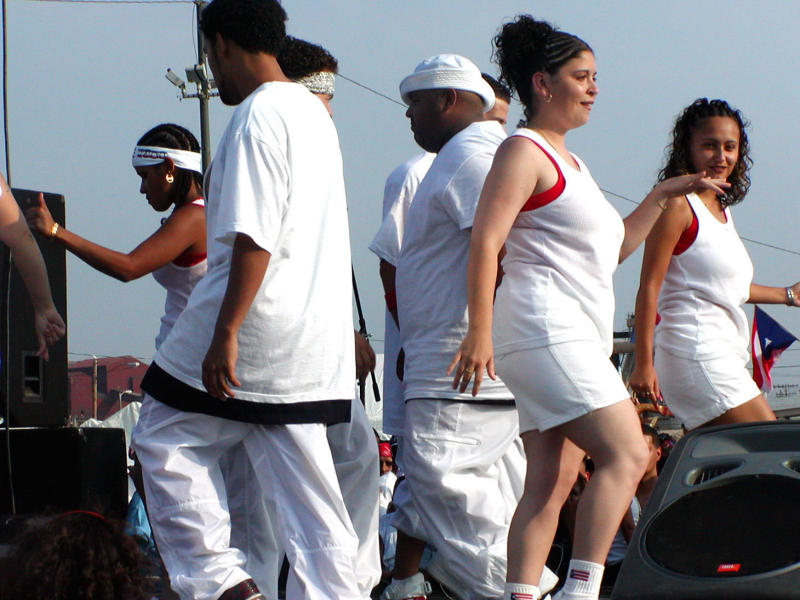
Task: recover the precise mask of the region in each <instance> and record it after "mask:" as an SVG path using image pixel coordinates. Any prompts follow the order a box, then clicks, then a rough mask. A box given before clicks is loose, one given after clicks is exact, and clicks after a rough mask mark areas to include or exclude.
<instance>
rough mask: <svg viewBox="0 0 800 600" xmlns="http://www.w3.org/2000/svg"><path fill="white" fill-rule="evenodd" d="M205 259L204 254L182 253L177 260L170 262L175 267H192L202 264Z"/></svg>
mask: <svg viewBox="0 0 800 600" xmlns="http://www.w3.org/2000/svg"><path fill="white" fill-rule="evenodd" d="M205 259H206V254H205V252H197V253H193V252H184V253H183V254H181V255H180V256H178V258H176V259H175V260H173V261H172V264H173V265H175V266H176V267H193V266H195V265H196V264H199V263H201V262H203V261H204V260H205Z"/></svg>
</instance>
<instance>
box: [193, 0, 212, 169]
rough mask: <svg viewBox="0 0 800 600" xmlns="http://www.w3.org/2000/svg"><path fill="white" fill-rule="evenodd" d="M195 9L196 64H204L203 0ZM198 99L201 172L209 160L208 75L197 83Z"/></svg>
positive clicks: (198, 0)
mask: <svg viewBox="0 0 800 600" xmlns="http://www.w3.org/2000/svg"><path fill="white" fill-rule="evenodd" d="M194 4H195V9H196V10H197V64H198V65H205V64H206V48H205V37H204V36H203V32H202V30H201V29H200V15H201V13H202V12H203V5H204V0H195V2H194ZM197 92H198V94H197V95H198V99H199V100H200V149H201V152H202V153H203V172H204V173H205V171H206V169H207V168H208V165H209V163H210V162H211V134H210V126H209V118H208V99H209V98H210V97H211V85H210V84H209V81H208V77H203V78H202V80H201V82H200V83H198V85H197Z"/></svg>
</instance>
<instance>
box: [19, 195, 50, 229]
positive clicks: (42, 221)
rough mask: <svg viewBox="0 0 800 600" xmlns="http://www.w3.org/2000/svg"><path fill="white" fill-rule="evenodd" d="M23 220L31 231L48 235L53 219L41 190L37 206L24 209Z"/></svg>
mask: <svg viewBox="0 0 800 600" xmlns="http://www.w3.org/2000/svg"><path fill="white" fill-rule="evenodd" d="M25 220H26V221H28V227H30V228H31V229H32V230H33V231H37V232H39V233H40V234H42V235H44V236H47V237H50V232H51V231H52V230H53V224H54V223H55V221H54V220H53V216H52V215H51V214H50V211H49V210H48V208H47V205H46V204H45V203H44V195H43V194H42V193H41V192H40V193H39V199H38V203H37V206H32V207H31V208H29V209H28V210H26V211H25Z"/></svg>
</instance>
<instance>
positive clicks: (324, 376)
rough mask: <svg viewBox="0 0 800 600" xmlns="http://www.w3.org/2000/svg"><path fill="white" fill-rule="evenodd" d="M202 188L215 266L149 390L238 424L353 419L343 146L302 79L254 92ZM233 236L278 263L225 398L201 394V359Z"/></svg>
mask: <svg viewBox="0 0 800 600" xmlns="http://www.w3.org/2000/svg"><path fill="white" fill-rule="evenodd" d="M205 186H206V201H207V213H206V231H207V246H208V273H207V274H206V276H205V277H204V278H203V279H202V280H201V281H200V282H199V283H198V284H197V286H196V287H195V289H194V292H193V293H192V295H191V297H190V298H189V303H188V305H187V306H186V309H185V310H184V311H183V313H182V314H181V316H180V317H179V318H178V320H177V322H176V323H175V326H174V327H173V330H172V332H171V333H170V335H169V337H168V338H167V340H166V341H165V342H164V344H163V345H162V346H161V348H160V350H159V352H158V353H157V354H156V356H155V359H154V363H156V364H157V366H158V367H160V370H163V372H166V374H167V375H168V376H171V378H173V380H167V381H161V384H159V382H158V381H157V380H158V379H161V380H163V379H164V377H160V378H159V377H156V375H154V376H153V378H152V379H153V385H152V386H148V387H147V388H145V390H146V391H147V392H148V393H150V394H151V395H152V396H154V397H155V398H156V399H158V400H160V401H161V402H165V403H167V404H171V405H172V406H174V407H176V408H180V409H183V410H196V411H199V412H206V413H209V414H215V415H218V416H224V417H227V418H231V419H236V420H242V421H251V422H259V423H303V422H328V423H332V422H338V421H346V420H348V419H349V414H350V402H351V400H350V398H351V397H352V394H353V373H354V371H355V364H354V360H355V359H354V348H353V322H352V312H351V288H350V279H351V275H350V244H349V239H348V227H347V212H346V205H345V193H344V180H343V176H342V159H341V154H340V151H339V141H338V136H337V134H336V129H335V128H334V125H333V121H332V120H331V118H330V117H329V116H328V113H327V112H326V111H325V109H324V107H323V105H322V103H321V102H319V100H318V99H317V98H315V97H314V96H313V95H312V94H311V93H309V92H308V91H307V90H306V89H305V88H304V87H303V86H301V85H299V84H296V83H284V82H269V83H265V84H263V85H261V86H260V87H258V88H257V89H256V90H255V91H253V93H252V94H250V96H248V97H247V98H246V99H245V100H244V101H243V102H242V103H241V104H240V105H239V106H238V107H237V108H236V111H235V112H234V114H233V116H232V118H231V121H230V123H229V124H228V127H227V129H226V130H225V133H224V134H223V136H222V139H221V140H220V145H219V148H218V149H217V153H216V155H215V157H214V160H213V162H212V163H211V165H210V167H209V169H208V172H207V173H206V182H205ZM237 234H245V235H247V236H249V237H250V238H251V239H252V240H253V241H254V242H255V243H256V244H257V245H258V246H259V247H261V248H263V249H264V250H266V251H267V252H269V253H270V259H269V265H268V267H267V271H266V274H265V276H264V279H263V281H262V283H261V286H260V288H259V290H258V292H257V294H256V297H255V299H254V300H253V303H252V305H251V306H250V309H249V311H248V313H247V315H246V316H245V319H244V321H243V323H242V325H241V327H240V328H239V331H238V336H237V339H238V358H237V361H236V370H235V372H236V376H237V378H238V379H239V381H240V382H241V384H242V385H241V387H239V388H236V389H235V393H236V398H235V399H228V400H225V401H218V400H216V399H214V398H212V397H211V396H209V395H208V394H205V388H204V386H203V383H202V362H203V358H204V357H205V354H206V351H207V350H208V347H209V344H210V342H211V337H212V335H213V331H214V325H215V323H216V321H217V315H218V313H219V309H220V305H221V303H222V300H223V297H224V295H225V291H226V287H227V283H228V274H229V272H230V263H231V256H232V251H233V242H234V240H235V238H236V236H237ZM156 370H158V369H156ZM146 379H147V377H146ZM175 380H177V381H178V382H180V383H181V384H184V386H181V385H178V384H176V382H175ZM144 387H145V384H144V382H143V388H144ZM150 387H152V388H153V389H152V390H151V389H149V388H150ZM187 388H190V389H187ZM190 390H194V391H190ZM197 391H199V392H200V393H199V394H198V393H197ZM167 392H168V393H167ZM160 396H161V397H160ZM175 396H185V397H187V398H188V397H189V396H191V400H187V399H186V398H184V399H180V398H179V399H175V398H174V397H175Z"/></svg>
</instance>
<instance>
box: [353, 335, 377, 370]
mask: <svg viewBox="0 0 800 600" xmlns="http://www.w3.org/2000/svg"><path fill="white" fill-rule="evenodd" d="M353 333H354V334H355V340H356V379H358V380H359V381H364V380H365V379H366V378H367V375H369V374H370V373H371V372H372V371H374V370H375V351H374V350H373V349H372V346H370V345H369V342H368V341H367V339H366V338H365V337H364V336H363V335H361V334H360V333H358V332H357V331H353Z"/></svg>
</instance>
